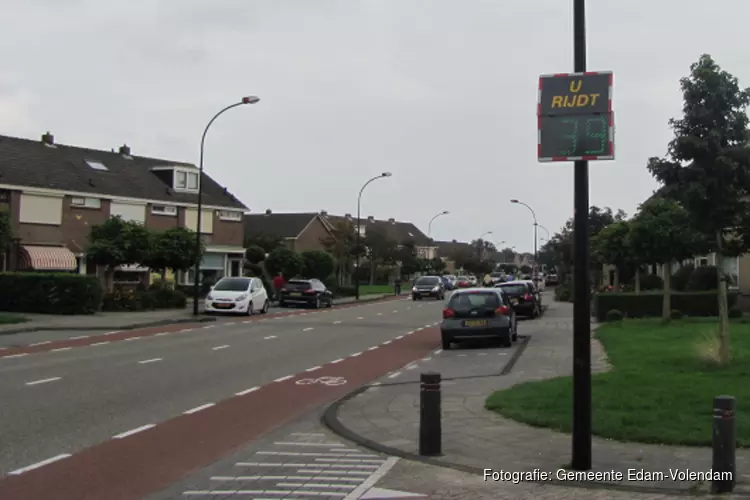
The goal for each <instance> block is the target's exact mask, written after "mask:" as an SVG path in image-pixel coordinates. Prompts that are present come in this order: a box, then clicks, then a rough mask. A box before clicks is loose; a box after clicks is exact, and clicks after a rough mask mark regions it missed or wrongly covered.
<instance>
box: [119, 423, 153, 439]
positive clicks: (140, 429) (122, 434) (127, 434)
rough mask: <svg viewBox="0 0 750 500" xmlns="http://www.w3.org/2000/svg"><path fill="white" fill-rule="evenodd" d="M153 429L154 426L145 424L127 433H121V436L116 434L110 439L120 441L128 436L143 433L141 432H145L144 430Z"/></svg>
mask: <svg viewBox="0 0 750 500" xmlns="http://www.w3.org/2000/svg"><path fill="white" fill-rule="evenodd" d="M153 427H156V424H146V425H142V426H140V427H136V428H135V429H130V430H129V431H125V432H123V433H121V434H117V435H115V436H112V439H122V438H126V437H128V436H132V435H133V434H138V433H139V432H143V431H146V430H148V429H151V428H153Z"/></svg>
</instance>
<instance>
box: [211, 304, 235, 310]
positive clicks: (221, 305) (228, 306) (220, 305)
mask: <svg viewBox="0 0 750 500" xmlns="http://www.w3.org/2000/svg"><path fill="white" fill-rule="evenodd" d="M214 307H215V308H216V309H229V308H230V307H232V304H214Z"/></svg>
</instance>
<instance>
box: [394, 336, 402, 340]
mask: <svg viewBox="0 0 750 500" xmlns="http://www.w3.org/2000/svg"><path fill="white" fill-rule="evenodd" d="M402 338H404V336H403V335H399V336H398V337H396V340H401V339H402Z"/></svg>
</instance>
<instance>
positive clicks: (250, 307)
mask: <svg viewBox="0 0 750 500" xmlns="http://www.w3.org/2000/svg"><path fill="white" fill-rule="evenodd" d="M245 314H247V315H248V316H252V315H253V314H255V311H253V301H252V300H251V301H250V302H248V303H247V311H245Z"/></svg>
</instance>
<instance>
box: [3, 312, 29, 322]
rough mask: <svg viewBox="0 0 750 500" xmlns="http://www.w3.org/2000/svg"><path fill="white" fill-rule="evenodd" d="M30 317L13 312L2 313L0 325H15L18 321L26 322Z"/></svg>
mask: <svg viewBox="0 0 750 500" xmlns="http://www.w3.org/2000/svg"><path fill="white" fill-rule="evenodd" d="M26 321H28V319H26V318H24V317H23V316H19V315H17V314H11V313H0V325H14V324H16V323H25V322H26Z"/></svg>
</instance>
